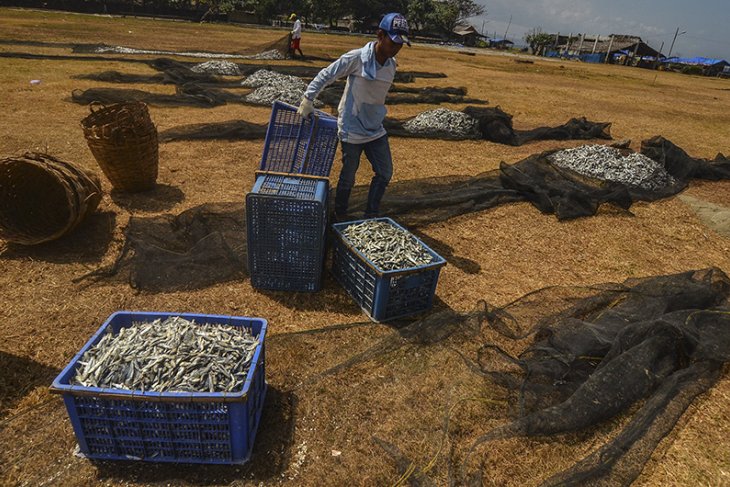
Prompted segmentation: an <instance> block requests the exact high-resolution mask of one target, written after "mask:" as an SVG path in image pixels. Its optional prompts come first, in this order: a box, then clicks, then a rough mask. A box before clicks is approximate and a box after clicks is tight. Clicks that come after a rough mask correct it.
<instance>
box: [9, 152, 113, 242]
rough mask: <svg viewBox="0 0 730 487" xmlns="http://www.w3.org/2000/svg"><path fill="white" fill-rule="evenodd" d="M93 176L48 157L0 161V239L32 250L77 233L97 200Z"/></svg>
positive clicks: (96, 180)
mask: <svg viewBox="0 0 730 487" xmlns="http://www.w3.org/2000/svg"><path fill="white" fill-rule="evenodd" d="M101 196H102V193H101V181H100V180H99V177H98V176H97V175H96V174H94V173H93V172H91V171H87V170H85V169H81V168H78V167H76V166H74V165H73V164H71V163H69V162H64V161H61V160H59V159H57V158H55V157H53V156H50V155H48V154H41V153H37V152H28V153H26V154H23V155H22V156H19V157H9V158H5V159H0V238H2V239H4V240H7V241H9V242H14V243H19V244H24V245H35V244H39V243H43V242H48V241H50V240H55V239H57V238H59V237H62V236H63V235H65V234H67V233H68V232H70V231H71V230H73V229H74V228H76V227H77V226H78V225H79V224H80V223H81V222H82V221H83V220H84V219H85V218H86V217H87V216H89V215H90V214H91V213H93V212H94V211H95V210H96V207H97V206H98V205H99V202H100V201H101Z"/></svg>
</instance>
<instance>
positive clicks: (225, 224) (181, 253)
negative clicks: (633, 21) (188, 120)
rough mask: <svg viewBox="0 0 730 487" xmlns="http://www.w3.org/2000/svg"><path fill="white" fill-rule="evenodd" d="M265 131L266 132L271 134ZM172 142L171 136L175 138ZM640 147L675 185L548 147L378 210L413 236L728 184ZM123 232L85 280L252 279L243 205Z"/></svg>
mask: <svg viewBox="0 0 730 487" xmlns="http://www.w3.org/2000/svg"><path fill="white" fill-rule="evenodd" d="M229 129H230V131H231V134H232V136H238V134H237V131H238V130H240V129H241V127H240V126H238V125H235V124H234V125H232V126H231V127H229ZM258 130H260V131H262V132H263V130H264V128H263V127H258ZM182 135H184V134H182ZM167 137H168V140H174V136H173V135H172V134H169V135H168V136H167ZM643 147H644V150H645V152H646V154H647V155H652V156H654V157H657V154H660V155H661V156H662V157H661V158H660V159H661V160H660V161H656V162H657V163H661V164H662V165H663V167H664V168H666V171H667V173H668V174H671V176H672V177H673V178H674V179H673V182H672V183H671V184H668V185H667V186H664V187H653V188H652V189H645V188H642V187H640V186H630V185H627V184H622V183H620V182H615V181H606V180H601V179H597V178H592V177H587V176H585V175H582V174H579V173H577V172H575V171H572V170H569V169H563V168H560V167H558V166H556V165H554V164H553V163H552V162H551V161H550V158H551V156H553V155H554V154H556V153H559V152H560V151H547V152H543V153H541V154H537V155H533V156H530V157H528V158H526V159H524V160H522V161H519V162H517V163H516V164H512V165H509V164H505V163H502V164H501V166H500V169H499V170H496V171H488V172H484V173H481V174H477V175H476V176H441V177H431V178H421V179H415V180H408V181H396V182H393V183H391V184H390V185H389V187H388V191H387V192H386V194H385V197H384V198H383V202H382V205H381V208H382V211H383V214H385V215H387V216H389V217H392V218H394V219H395V220H397V221H398V222H400V223H403V224H405V225H407V226H409V227H412V228H414V229H415V231H416V232H417V231H418V230H417V227H419V226H424V225H428V224H431V223H435V222H440V221H444V220H448V219H450V218H453V217H456V216H459V215H464V214H468V213H473V212H476V211H481V210H485V209H488V208H493V207H496V206H498V205H502V204H506V203H514V202H520V201H524V202H529V203H531V204H532V205H534V206H535V207H536V208H538V209H539V210H540V211H541V212H543V213H546V214H555V216H556V217H557V218H558V219H559V220H567V219H573V218H578V217H584V216H592V215H594V214H595V213H596V212H597V211H598V208H599V207H600V206H601V205H603V204H606V203H607V204H611V205H613V206H614V207H615V208H618V209H622V210H625V211H628V210H629V208H630V207H631V205H632V204H633V203H634V201H639V200H641V201H654V200H657V199H660V198H665V197H668V196H671V195H673V194H676V193H677V192H679V191H681V190H682V189H684V188H685V187H686V186H687V185H688V184H689V181H690V180H691V179H692V178H708V179H730V161H729V160H728V159H726V158H724V157H723V156H718V158H717V159H716V160H713V161H708V160H705V159H693V158H691V157H690V156H688V155H687V154H686V152H684V151H683V150H682V149H680V148H679V147H677V146H676V145H674V144H672V143H671V142H669V141H668V140H666V139H664V138H662V137H655V138H652V139H650V140H648V141H644V143H643ZM617 150H618V149H617ZM621 151H623V152H622V153H624V154H627V155H629V156H630V155H631V154H634V153H632V152H631V151H630V150H627V149H621ZM657 151H659V152H657ZM688 167H691V170H688V169H687V168H688ZM629 169H631V168H630V167H629ZM367 193H368V186H358V187H355V188H354V189H353V192H352V196H351V199H350V211H351V212H352V214H351V217H352V218H357V217H359V215H360V214H361V213H360V212H363V211H364V209H365V203H366V200H367ZM332 199H333V198H330V200H332ZM125 233H126V242H125V245H124V250H123V251H122V252H121V254H120V256H119V257H118V259H117V261H116V263H115V265H114V266H112V267H110V268H105V269H101V270H98V271H95V272H94V273H92V274H91V275H87V276H85V277H92V276H96V277H105V276H106V277H110V276H114V275H120V276H124V277H123V278H124V279H129V282H130V284H131V285H132V286H133V287H135V288H139V289H147V290H152V291H169V290H180V289H200V288H204V287H207V286H210V285H213V284H216V283H220V282H224V281H227V280H230V279H237V278H240V277H242V276H245V275H246V264H245V263H246V231H245V209H244V205H243V204H242V203H240V204H239V203H227V204H206V205H201V206H198V207H195V208H192V209H190V210H187V211H185V212H183V213H181V214H180V215H162V216H158V217H150V218H140V217H133V218H132V219H131V220H130V223H129V226H128V227H127V230H126V232H125ZM423 237H424V238H426V239H427V243H429V244H431V243H435V244H436V248H437V250H439V251H444V252H446V254H445V255H446V256H447V257H448V258H449V259H451V258H452V257H456V261H457V264H458V265H460V266H462V267H463V269H465V270H467V271H468V270H469V269H473V268H474V266H475V265H476V264H475V263H473V262H469V261H464V262H461V263H458V256H454V255H453V249H450V248H448V246H444V245H442V244H440V243H438V242H431V241H429V240H428V237H427V236H423ZM450 261H451V260H450ZM476 266H477V267H478V265H476ZM122 271H123V272H122Z"/></svg>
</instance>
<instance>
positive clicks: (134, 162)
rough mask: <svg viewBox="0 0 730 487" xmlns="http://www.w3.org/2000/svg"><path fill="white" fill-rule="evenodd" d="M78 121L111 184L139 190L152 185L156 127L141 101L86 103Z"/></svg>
mask: <svg viewBox="0 0 730 487" xmlns="http://www.w3.org/2000/svg"><path fill="white" fill-rule="evenodd" d="M89 110H90V111H91V113H90V114H89V115H88V116H87V117H86V118H84V119H83V120H82V121H81V127H82V128H83V130H84V136H85V137H86V142H87V143H88V144H89V149H91V153H92V154H93V155H94V158H95V159H96V162H98V163H99V167H101V170H102V171H103V172H104V175H106V177H107V178H108V179H109V181H110V182H111V183H112V186H114V188H116V189H119V190H121V191H128V192H138V191H146V190H149V189H152V188H154V186H155V182H156V181H157V170H158V165H159V152H158V142H157V127H155V124H154V123H153V122H152V119H151V118H150V113H149V110H148V109H147V105H146V104H145V103H143V102H141V101H131V102H124V103H115V104H114V105H109V106H105V105H103V104H101V103H98V102H93V103H91V104H90V105H89Z"/></svg>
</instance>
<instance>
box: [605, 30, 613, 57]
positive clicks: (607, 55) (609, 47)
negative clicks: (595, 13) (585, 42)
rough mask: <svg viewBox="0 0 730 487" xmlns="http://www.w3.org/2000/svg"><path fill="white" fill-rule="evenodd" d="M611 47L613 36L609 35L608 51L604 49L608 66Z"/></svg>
mask: <svg viewBox="0 0 730 487" xmlns="http://www.w3.org/2000/svg"><path fill="white" fill-rule="evenodd" d="M612 46H613V34H611V40H609V41H608V49H606V64H608V58H610V57H611V47H612Z"/></svg>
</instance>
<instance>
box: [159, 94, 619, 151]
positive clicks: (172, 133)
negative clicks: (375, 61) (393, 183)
mask: <svg viewBox="0 0 730 487" xmlns="http://www.w3.org/2000/svg"><path fill="white" fill-rule="evenodd" d="M432 89H433V90H434V93H435V92H437V91H436V90H440V89H439V88H432ZM441 90H443V92H444V93H446V92H448V93H454V92H455V90H458V88H442V89H441ZM399 96H401V94H400V93H392V94H390V95H388V103H393V102H394V103H398V101H397V100H398V97H399ZM402 96H405V97H408V96H410V95H408V94H407V93H406V94H403V95H402ZM424 96H428V95H424ZM449 96H461V95H453V94H451V95H449ZM319 99H320V100H322V101H323V102H324V103H325V104H327V105H330V106H337V103H339V95H337V91H335V89H334V88H333V89H327V90H324V91H323V92H322V93H321V94H320V96H319ZM432 103H435V102H432ZM475 114H476V115H475ZM511 119H512V116H511V115H510V114H508V113H506V112H504V111H503V110H502V109H500V108H499V107H496V108H492V107H473V106H469V107H466V108H465V109H464V110H463V111H454V110H448V109H445V108H439V109H436V110H429V111H427V112H423V113H422V114H420V115H419V116H417V117H413V118H410V119H407V120H396V119H392V118H387V117H386V119H385V120H384V121H383V126H384V127H385V129H386V131H387V132H388V134H389V135H390V136H394V137H410V138H426V139H446V140H468V139H472V140H475V139H484V140H489V141H492V142H497V143H501V144H509V145H522V144H524V143H526V142H529V141H532V140H590V139H611V134H610V127H611V123H610V122H591V121H589V120H586V119H585V118H573V119H571V120H570V121H568V122H567V123H565V124H563V125H560V126H557V127H552V128H551V127H541V128H537V129H533V130H525V131H516V130H514V129H513V128H512V122H511ZM265 135H266V126H265V125H260V124H253V123H250V122H247V121H245V120H228V121H224V122H215V123H209V124H195V125H181V126H178V127H172V128H170V129H167V130H166V131H164V132H161V133H160V140H162V141H163V142H164V141H170V140H252V139H256V138H264V137H265Z"/></svg>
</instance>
